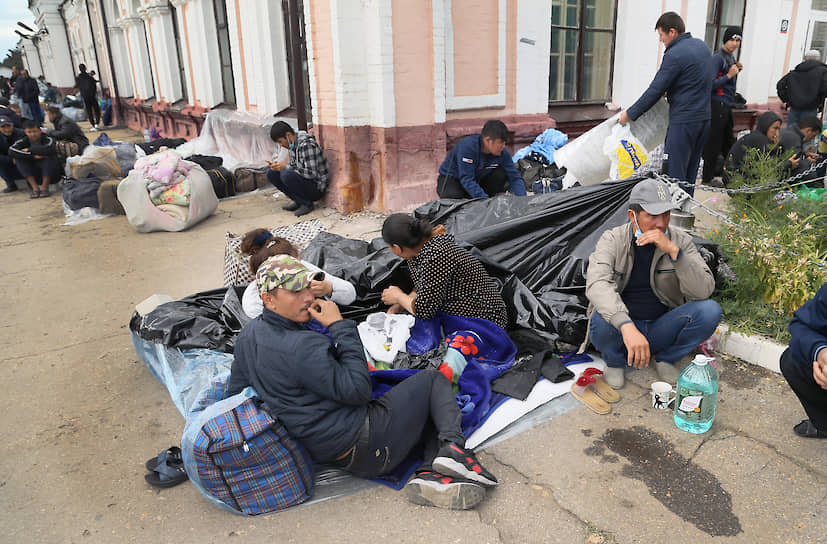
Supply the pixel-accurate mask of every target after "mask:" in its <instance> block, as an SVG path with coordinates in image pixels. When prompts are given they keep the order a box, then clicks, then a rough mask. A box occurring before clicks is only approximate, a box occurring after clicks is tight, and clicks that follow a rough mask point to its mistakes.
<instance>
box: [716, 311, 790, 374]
mask: <svg viewBox="0 0 827 544" xmlns="http://www.w3.org/2000/svg"><path fill="white" fill-rule="evenodd" d="M718 330H720V331H721V342H720V344H719V345H718V349H720V350H721V351H722V352H724V353H726V354H728V355H732V356H734V357H738V358H739V359H743V360H744V361H746V362H748V363H751V364H754V365H758V366H761V367H764V368H766V369H769V370H772V371H773V372H776V373H779V374H780V373H781V367H780V366H779V365H778V361H779V360H780V359H781V354H782V353H783V352H784V350H785V349H787V346H785V345H781V344H777V343H776V342H773V341H772V340H770V339H769V338H765V337H763V336H758V335H744V334H741V333H738V332H733V331H731V330H730V329H729V327H728V326H727V325H725V324H724V323H721V324H720V325H719V326H718Z"/></svg>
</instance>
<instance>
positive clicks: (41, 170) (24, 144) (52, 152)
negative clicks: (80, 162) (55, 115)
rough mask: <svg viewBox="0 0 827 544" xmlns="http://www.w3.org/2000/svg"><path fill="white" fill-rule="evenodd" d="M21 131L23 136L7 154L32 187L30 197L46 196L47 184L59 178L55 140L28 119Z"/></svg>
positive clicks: (47, 193)
mask: <svg viewBox="0 0 827 544" xmlns="http://www.w3.org/2000/svg"><path fill="white" fill-rule="evenodd" d="M23 132H24V133H25V136H24V137H23V138H22V139H20V140H18V141H16V142H15V143H14V145H12V146H11V148H9V155H11V157H12V158H13V159H14V162H15V164H16V165H17V169H18V170H20V173H21V174H23V176H24V177H25V178H26V181H27V182H28V183H29V186H30V187H31V188H32V194H31V198H41V197H47V196H49V194H50V193H49V184H50V183H52V182H55V183H57V181H58V180H59V179H60V168H61V166H60V161H58V159H57V149H56V148H55V140H54V138H51V137H49V136H47V135H46V134H43V131H42V130H40V125H38V124H37V123H36V122H34V121H32V120H30V119H27V120H26V121H25V122H24V123H23Z"/></svg>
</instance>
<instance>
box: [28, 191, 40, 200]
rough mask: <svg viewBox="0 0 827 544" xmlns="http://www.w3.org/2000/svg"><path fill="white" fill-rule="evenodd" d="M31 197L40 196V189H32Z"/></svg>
mask: <svg viewBox="0 0 827 544" xmlns="http://www.w3.org/2000/svg"><path fill="white" fill-rule="evenodd" d="M29 198H40V191H39V190H38V191H32V192H31V193H29Z"/></svg>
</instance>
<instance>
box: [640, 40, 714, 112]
mask: <svg viewBox="0 0 827 544" xmlns="http://www.w3.org/2000/svg"><path fill="white" fill-rule="evenodd" d="M709 57H710V52H709V47H707V45H706V44H705V43H704V42H703V41H701V40H699V39H697V38H693V37H692V34H690V33H689V32H684V33H683V34H681V35H680V36H678V37H677V38H675V39H674V40H672V41H671V42H670V43H669V45H667V46H666V51H665V52H664V54H663V61H662V62H661V65H660V69H659V70H658V72H657V73H656V74H655V78H654V79H653V80H652V83H650V84H649V88H648V89H646V91H644V93H643V95H642V96H641V97H640V98H638V100H637V102H635V103H634V104H632V106H631V107H630V108H629V109H628V110H626V113H627V114H628V115H629V118H631V119H632V120H633V121H634V120H635V119H637V118H638V117H640V116H641V115H643V114H644V113H645V112H646V111H648V110H649V108H651V107H652V106H654V105H655V102H657V101H658V100H659V99H660V97H661V96H663V94H664V93H666V100H667V101H668V102H669V123H670V124H671V123H694V122H699V121H707V120H708V119H709V118H710V113H709V111H710V109H709V100H710V96H711V93H712V75H711V74H710V64H709Z"/></svg>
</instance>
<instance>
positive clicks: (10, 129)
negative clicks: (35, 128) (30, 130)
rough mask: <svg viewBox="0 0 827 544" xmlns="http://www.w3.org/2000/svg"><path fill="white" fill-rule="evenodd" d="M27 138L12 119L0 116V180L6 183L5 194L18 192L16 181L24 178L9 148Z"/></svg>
mask: <svg viewBox="0 0 827 544" xmlns="http://www.w3.org/2000/svg"><path fill="white" fill-rule="evenodd" d="M25 136H26V134H25V133H24V132H23V131H22V130H21V129H19V128H15V126H14V122H13V121H12V120H11V119H9V118H8V117H3V116H0V178H3V181H5V182H6V188H5V189H3V191H2V192H4V193H12V192H14V191H16V190H17V183H15V181H14V180H16V179H22V178H23V175H22V174H21V173H20V171H19V170H18V169H17V167H16V166H15V165H14V159H12V158H11V157H10V156H9V148H10V147H11V146H12V144H14V142H16V141H17V140H21V139H23V138H24V137H25Z"/></svg>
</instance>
